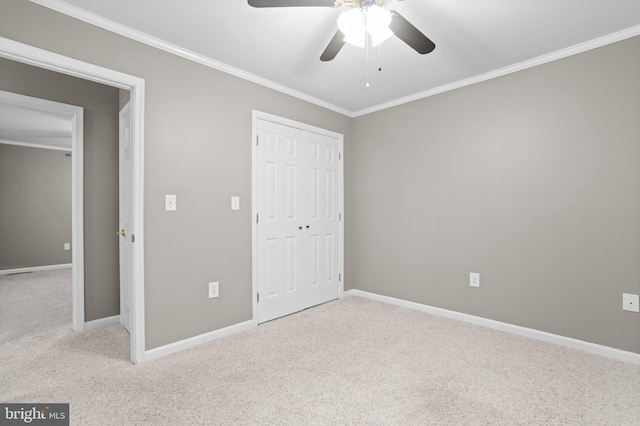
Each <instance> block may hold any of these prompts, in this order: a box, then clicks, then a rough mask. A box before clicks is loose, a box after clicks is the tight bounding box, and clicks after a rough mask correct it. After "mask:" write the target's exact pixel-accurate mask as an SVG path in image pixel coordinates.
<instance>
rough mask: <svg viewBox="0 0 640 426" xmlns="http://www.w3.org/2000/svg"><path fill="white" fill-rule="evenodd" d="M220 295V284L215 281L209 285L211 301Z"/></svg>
mask: <svg viewBox="0 0 640 426" xmlns="http://www.w3.org/2000/svg"><path fill="white" fill-rule="evenodd" d="M219 295H220V282H218V281H215V282H212V283H209V299H213V298H216V297H218V296H219Z"/></svg>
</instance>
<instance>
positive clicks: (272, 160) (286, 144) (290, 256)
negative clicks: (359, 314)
mask: <svg viewBox="0 0 640 426" xmlns="http://www.w3.org/2000/svg"><path fill="white" fill-rule="evenodd" d="M257 132H258V147H257V155H256V160H257V164H256V167H257V180H256V184H257V212H258V217H257V221H258V223H257V225H256V238H257V250H256V256H257V259H256V265H257V284H258V285H257V287H258V322H259V323H262V322H265V321H269V320H272V319H274V318H278V317H281V316H284V315H288V314H291V313H294V312H298V311H300V310H303V309H306V308H309V307H311V306H315V305H318V304H321V303H324V302H328V301H330V300H334V299H337V298H338V297H339V294H340V284H339V276H338V274H339V265H340V261H339V256H340V250H339V245H338V244H339V242H340V240H339V236H340V235H339V232H340V218H339V207H340V206H339V188H340V187H339V184H340V182H339V179H340V175H339V168H338V163H339V156H338V155H339V152H338V150H339V143H338V139H336V138H332V137H328V136H325V135H320V134H316V133H312V132H309V131H303V130H300V129H296V128H292V127H288V126H284V125H282V124H277V123H273V122H270V121H266V120H262V119H259V120H257Z"/></svg>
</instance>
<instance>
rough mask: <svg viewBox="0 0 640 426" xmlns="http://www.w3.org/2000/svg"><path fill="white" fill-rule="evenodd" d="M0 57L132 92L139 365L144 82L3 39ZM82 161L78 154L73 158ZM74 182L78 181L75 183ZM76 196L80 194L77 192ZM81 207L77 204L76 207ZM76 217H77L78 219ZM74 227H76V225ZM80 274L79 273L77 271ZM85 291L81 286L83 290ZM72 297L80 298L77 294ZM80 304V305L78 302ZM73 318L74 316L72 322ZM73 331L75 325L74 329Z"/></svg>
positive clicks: (141, 354) (137, 356)
mask: <svg viewBox="0 0 640 426" xmlns="http://www.w3.org/2000/svg"><path fill="white" fill-rule="evenodd" d="M0 57H2V58H6V59H10V60H13V61H16V62H21V63H24V64H28V65H33V66H35V67H39V68H44V69H48V70H51V71H55V72H58V73H61V74H67V75H70V76H73V77H78V78H81V79H84V80H89V81H94V82H97V83H101V84H105V85H108V86H113V87H117V88H120V89H125V90H129V91H130V92H131V113H132V128H133V129H132V130H133V132H132V134H133V148H134V150H135V160H134V165H133V167H134V168H135V173H134V176H133V186H134V188H133V197H134V203H133V204H134V206H133V210H134V211H133V216H132V217H133V220H134V224H135V229H136V244H135V245H134V251H133V258H134V259H133V264H134V269H135V275H134V282H133V297H132V307H131V308H132V309H131V310H132V311H131V322H132V324H131V326H132V327H131V361H132V362H133V363H139V362H142V361H144V359H145V317H144V232H143V231H144V228H143V223H144V222H143V221H144V208H143V207H144V192H143V189H144V180H143V177H144V93H145V81H144V79H142V78H139V77H135V76H132V75H129V74H124V73H121V72H119V71H114V70H110V69H108V68H103V67H100V66H97V65H93V64H90V63H87V62H82V61H79V60H77V59H73V58H69V57H66V56H63V55H59V54H57V53H53V52H49V51H46V50H43V49H39V48H36V47H33V46H29V45H27V44H23V43H19V42H16V41H14V40H10V39H7V38H4V37H0ZM75 154H76V153H75V152H74V156H73V158H74V160H75V159H76V158H78V157H79V158H81V155H75ZM76 183H77V182H76ZM79 194H82V192H81V191H80V192H79ZM81 205H82V204H81V203H80V204H79V206H81ZM77 219H78V218H76V220H77ZM76 225H78V224H77V223H76ZM114 235H115V230H114ZM77 244H78V242H77V241H74V254H77V253H80V252H81V250H79V246H78V245H77ZM77 260H78V259H76V258H75V257H74V259H73V262H74V264H73V269H74V274H75V273H76V271H82V269H83V264H82V263H81V264H79V265H78V264H76V263H75V262H76V261H77ZM78 273H79V272H78ZM83 289H84V287H83ZM74 297H81V296H80V295H79V294H76V295H74ZM77 302H79V303H78V306H82V307H83V308H84V295H82V300H81V301H80V300H77ZM80 302H81V303H80ZM80 319H81V322H82V325H80V324H76V325H77V327H78V329H81V328H82V327H84V313H83V314H82V318H80V316H79V314H78V318H77V320H80ZM75 321H76V318H75V317H74V322H75ZM74 328H75V326H74Z"/></svg>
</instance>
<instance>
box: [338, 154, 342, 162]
mask: <svg viewBox="0 0 640 426" xmlns="http://www.w3.org/2000/svg"><path fill="white" fill-rule="evenodd" d="M338 160H342V153H341V152H339V153H338Z"/></svg>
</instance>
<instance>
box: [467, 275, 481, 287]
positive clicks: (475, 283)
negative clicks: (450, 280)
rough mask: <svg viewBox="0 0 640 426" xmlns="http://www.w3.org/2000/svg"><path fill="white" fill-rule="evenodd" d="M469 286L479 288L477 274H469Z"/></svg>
mask: <svg viewBox="0 0 640 426" xmlns="http://www.w3.org/2000/svg"><path fill="white" fill-rule="evenodd" d="M469 285H470V286H471V287H480V274H478V273H477V272H470V273H469Z"/></svg>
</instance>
